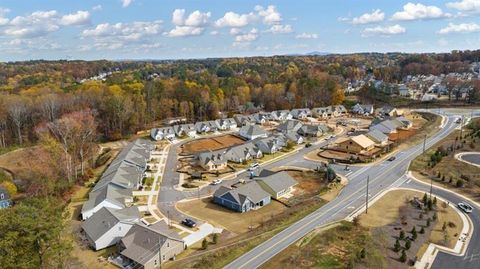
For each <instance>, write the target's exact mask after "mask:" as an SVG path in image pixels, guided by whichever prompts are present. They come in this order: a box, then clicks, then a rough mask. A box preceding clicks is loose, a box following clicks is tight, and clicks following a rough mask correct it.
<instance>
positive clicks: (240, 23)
mask: <svg viewBox="0 0 480 269" xmlns="http://www.w3.org/2000/svg"><path fill="white" fill-rule="evenodd" d="M256 19H257V16H256V15H255V14H253V13H248V14H237V13H235V12H231V11H230V12H227V13H225V15H224V16H223V17H222V18H220V19H218V20H217V21H215V26H216V27H244V26H247V25H248V24H250V23H252V22H254V21H255V20H256Z"/></svg>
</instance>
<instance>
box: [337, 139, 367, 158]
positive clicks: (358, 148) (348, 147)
mask: <svg viewBox="0 0 480 269" xmlns="http://www.w3.org/2000/svg"><path fill="white" fill-rule="evenodd" d="M374 148H375V142H374V141H372V140H371V139H370V138H368V137H367V136H365V135H357V136H352V137H347V138H344V139H341V140H339V141H338V142H337V149H338V150H341V151H344V152H348V153H354V154H363V153H366V152H368V151H370V150H372V149H374Z"/></svg>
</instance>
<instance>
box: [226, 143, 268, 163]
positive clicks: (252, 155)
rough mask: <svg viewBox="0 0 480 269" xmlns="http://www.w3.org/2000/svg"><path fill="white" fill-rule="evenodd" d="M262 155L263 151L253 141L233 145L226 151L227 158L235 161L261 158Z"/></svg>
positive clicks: (241, 161)
mask: <svg viewBox="0 0 480 269" xmlns="http://www.w3.org/2000/svg"><path fill="white" fill-rule="evenodd" d="M262 157H263V153H262V151H261V150H260V149H258V148H257V147H256V146H255V144H253V141H250V142H247V143H245V144H242V145H237V146H233V147H231V148H229V149H227V150H226V152H225V158H226V159H227V160H228V161H230V162H234V163H243V162H245V161H248V160H251V159H259V158H262Z"/></svg>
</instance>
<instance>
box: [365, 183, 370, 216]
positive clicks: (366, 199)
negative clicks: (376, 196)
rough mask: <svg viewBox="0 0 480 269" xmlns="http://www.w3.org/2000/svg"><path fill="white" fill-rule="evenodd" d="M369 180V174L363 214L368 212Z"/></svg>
mask: <svg viewBox="0 0 480 269" xmlns="http://www.w3.org/2000/svg"><path fill="white" fill-rule="evenodd" d="M369 182H370V176H367V195H366V196H365V214H368V184H369Z"/></svg>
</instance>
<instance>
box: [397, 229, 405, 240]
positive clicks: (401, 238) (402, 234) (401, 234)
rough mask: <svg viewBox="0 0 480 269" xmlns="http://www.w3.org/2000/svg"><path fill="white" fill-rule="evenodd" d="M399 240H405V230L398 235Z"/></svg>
mask: <svg viewBox="0 0 480 269" xmlns="http://www.w3.org/2000/svg"><path fill="white" fill-rule="evenodd" d="M398 238H399V239H400V240H403V239H405V232H404V231H403V230H402V231H400V234H399V235H398Z"/></svg>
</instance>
